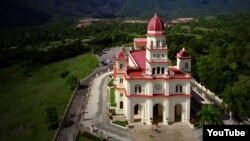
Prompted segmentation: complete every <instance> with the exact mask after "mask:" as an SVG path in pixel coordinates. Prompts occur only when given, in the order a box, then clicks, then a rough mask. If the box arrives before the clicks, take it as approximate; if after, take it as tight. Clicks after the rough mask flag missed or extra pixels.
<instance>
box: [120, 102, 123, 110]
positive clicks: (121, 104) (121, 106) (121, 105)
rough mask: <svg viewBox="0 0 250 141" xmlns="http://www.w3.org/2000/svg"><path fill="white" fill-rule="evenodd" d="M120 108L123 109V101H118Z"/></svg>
mask: <svg viewBox="0 0 250 141" xmlns="http://www.w3.org/2000/svg"><path fill="white" fill-rule="evenodd" d="M120 109H123V102H122V101H121V102H120Z"/></svg>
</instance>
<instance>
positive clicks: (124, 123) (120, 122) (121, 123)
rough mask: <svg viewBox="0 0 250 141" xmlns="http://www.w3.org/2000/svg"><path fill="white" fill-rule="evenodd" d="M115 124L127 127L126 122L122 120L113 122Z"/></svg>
mask: <svg viewBox="0 0 250 141" xmlns="http://www.w3.org/2000/svg"><path fill="white" fill-rule="evenodd" d="M113 123H114V124H117V125H120V126H123V127H126V125H127V123H126V121H120V120H116V121H113Z"/></svg>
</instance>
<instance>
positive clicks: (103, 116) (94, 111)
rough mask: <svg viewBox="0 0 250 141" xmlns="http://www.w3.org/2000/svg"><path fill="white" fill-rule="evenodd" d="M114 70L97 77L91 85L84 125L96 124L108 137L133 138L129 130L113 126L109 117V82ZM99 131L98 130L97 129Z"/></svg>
mask: <svg viewBox="0 0 250 141" xmlns="http://www.w3.org/2000/svg"><path fill="white" fill-rule="evenodd" d="M110 74H112V72H109V73H105V74H103V75H101V76H99V77H97V78H96V79H95V80H94V82H93V86H92V87H91V91H90V96H89V101H88V105H87V108H86V110H85V113H84V119H83V122H82V124H83V126H85V127H89V128H91V126H92V125H94V126H95V129H97V130H98V131H99V132H100V131H101V132H102V133H105V134H106V133H107V134H108V137H109V138H111V139H115V140H118V141H130V140H132V139H131V137H130V134H129V132H128V130H125V129H122V128H118V127H116V126H113V125H111V124H110V122H109V118H108V115H107V114H108V106H107V103H108V102H107V101H108V100H107V92H108V89H107V82H108V76H109V75H110ZM96 132H97V131H96Z"/></svg>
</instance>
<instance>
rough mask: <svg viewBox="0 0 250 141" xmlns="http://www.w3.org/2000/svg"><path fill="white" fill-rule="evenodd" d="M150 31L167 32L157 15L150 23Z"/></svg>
mask: <svg viewBox="0 0 250 141" xmlns="http://www.w3.org/2000/svg"><path fill="white" fill-rule="evenodd" d="M147 29H148V31H165V27H164V23H163V22H162V20H161V19H160V18H159V17H158V16H157V14H155V16H154V17H153V18H152V19H151V20H150V21H149V23H148V28H147Z"/></svg>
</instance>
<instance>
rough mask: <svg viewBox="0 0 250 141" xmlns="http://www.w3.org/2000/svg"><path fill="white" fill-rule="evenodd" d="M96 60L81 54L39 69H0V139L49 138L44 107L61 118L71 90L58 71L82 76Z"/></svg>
mask: <svg viewBox="0 0 250 141" xmlns="http://www.w3.org/2000/svg"><path fill="white" fill-rule="evenodd" d="M98 63H99V62H98V60H97V58H96V57H95V56H92V55H90V54H85V55H80V56H78V57H75V58H71V59H67V60H63V61H60V62H57V63H53V64H49V65H46V66H42V67H39V68H31V69H27V68H24V67H22V65H20V64H18V65H15V66H12V67H8V68H4V69H0V103H1V106H0V138H1V139H0V140H3V141H17V140H19V141H50V140H51V139H52V138H53V136H54V133H55V131H54V130H49V129H48V126H47V122H46V120H45V109H46V108H47V107H49V106H55V107H56V109H57V111H58V114H59V117H60V119H61V118H62V115H63V113H64V110H65V108H66V106H67V104H68V102H69V99H70V97H71V95H72V93H73V92H72V91H70V89H69V86H68V84H66V79H67V78H61V77H60V74H61V73H62V72H64V71H69V72H70V73H69V75H71V74H73V75H76V76H78V77H79V78H81V79H82V78H84V77H85V76H86V75H88V74H89V73H91V72H92V71H93V70H94V69H95V67H96V66H97V65H98Z"/></svg>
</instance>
